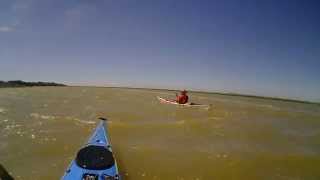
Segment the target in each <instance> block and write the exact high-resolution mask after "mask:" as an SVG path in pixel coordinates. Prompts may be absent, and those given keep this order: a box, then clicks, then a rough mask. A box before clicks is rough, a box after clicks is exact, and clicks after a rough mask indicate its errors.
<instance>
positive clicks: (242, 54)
mask: <svg viewBox="0 0 320 180" xmlns="http://www.w3.org/2000/svg"><path fill="white" fill-rule="evenodd" d="M319 8H320V3H319V1H312V0H308V1H302V0H259V1H250V0H241V1H239V0H192V1H191V0H154V1H152V0H136V1H134V0H1V1H0V79H2V80H13V79H22V80H26V81H56V82H63V83H69V84H86V85H104V86H108V85H122V86H136V87H156V88H177V89H180V88H187V89H196V90H207V91H227V92H235V93H245V94H255V95H264V96H277V97H289V98H297V99H304V100H312V101H320V23H319V19H320V16H319V14H320V12H319Z"/></svg>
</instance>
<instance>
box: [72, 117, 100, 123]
mask: <svg viewBox="0 0 320 180" xmlns="http://www.w3.org/2000/svg"><path fill="white" fill-rule="evenodd" d="M67 119H69V120H73V121H77V122H79V123H81V124H96V122H95V121H85V120H81V119H78V118H73V117H70V116H68V117H67Z"/></svg>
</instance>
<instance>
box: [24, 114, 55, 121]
mask: <svg viewBox="0 0 320 180" xmlns="http://www.w3.org/2000/svg"><path fill="white" fill-rule="evenodd" d="M30 116H31V117H33V118H36V119H46V120H49V119H56V117H55V116H50V115H42V114H38V113H31V114H30Z"/></svg>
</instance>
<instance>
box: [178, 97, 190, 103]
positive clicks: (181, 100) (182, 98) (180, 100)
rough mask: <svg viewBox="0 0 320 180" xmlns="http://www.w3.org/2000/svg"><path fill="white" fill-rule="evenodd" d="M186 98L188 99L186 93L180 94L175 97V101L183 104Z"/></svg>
mask: <svg viewBox="0 0 320 180" xmlns="http://www.w3.org/2000/svg"><path fill="white" fill-rule="evenodd" d="M188 100H189V97H188V96H187V95H180V96H178V97H177V102H178V103H179V104H185V103H187V102H188Z"/></svg>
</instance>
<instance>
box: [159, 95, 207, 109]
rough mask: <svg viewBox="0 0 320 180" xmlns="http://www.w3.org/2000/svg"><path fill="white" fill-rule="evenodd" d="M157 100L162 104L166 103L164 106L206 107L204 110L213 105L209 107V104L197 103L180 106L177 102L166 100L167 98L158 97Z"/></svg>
mask: <svg viewBox="0 0 320 180" xmlns="http://www.w3.org/2000/svg"><path fill="white" fill-rule="evenodd" d="M157 98H158V100H159V101H160V103H164V104H173V105H178V106H187V107H204V108H210V107H211V105H207V104H196V103H186V104H179V103H177V101H175V100H168V99H165V98H162V97H159V96H157Z"/></svg>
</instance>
